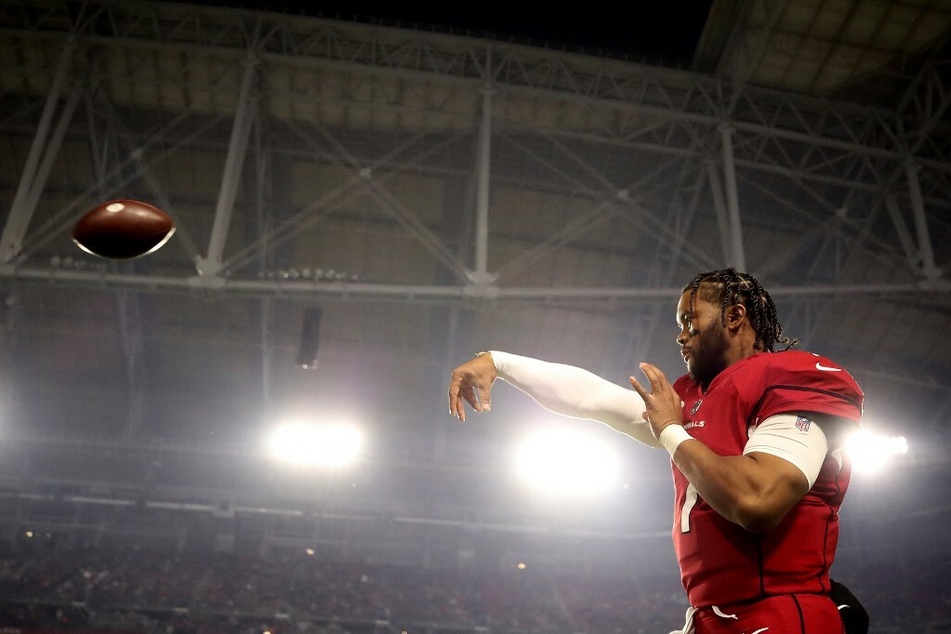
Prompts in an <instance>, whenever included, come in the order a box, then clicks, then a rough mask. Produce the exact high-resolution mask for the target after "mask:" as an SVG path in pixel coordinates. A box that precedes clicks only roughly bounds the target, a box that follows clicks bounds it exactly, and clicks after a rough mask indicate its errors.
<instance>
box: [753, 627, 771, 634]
mask: <svg viewBox="0 0 951 634" xmlns="http://www.w3.org/2000/svg"><path fill="white" fill-rule="evenodd" d="M768 629H769V628H768V627H761V628H759V629H758V630H756V631H755V632H750V634H763V632H765V631H766V630H768Z"/></svg>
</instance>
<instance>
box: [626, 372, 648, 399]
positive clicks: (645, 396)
mask: <svg viewBox="0 0 951 634" xmlns="http://www.w3.org/2000/svg"><path fill="white" fill-rule="evenodd" d="M627 380H628V381H630V382H631V387H632V388H634V391H635V392H637V393H638V394H640V395H641V398H642V399H644V401H645V402H646V401H647V399H648V397H649V396H650V395H651V393H650V391H649V390H646V389H644V386H643V385H641V383H640V381H638V380H637V379H636V378H635V377H633V376H629V377H627Z"/></svg>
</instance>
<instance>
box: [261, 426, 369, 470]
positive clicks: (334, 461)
mask: <svg viewBox="0 0 951 634" xmlns="http://www.w3.org/2000/svg"><path fill="white" fill-rule="evenodd" d="M268 446H269V449H270V453H271V455H272V456H273V457H275V458H277V459H278V460H282V461H284V462H289V463H291V464H296V465H300V466H314V467H345V466H347V465H349V464H351V463H352V462H353V461H354V460H356V458H357V456H359V454H360V449H361V448H362V447H363V435H362V434H361V433H360V431H359V430H358V429H356V428H355V427H353V426H350V425H307V424H302V423H288V424H285V425H281V426H280V427H277V428H276V429H275V430H274V431H273V432H272V433H271V437H270V439H269V443H268Z"/></svg>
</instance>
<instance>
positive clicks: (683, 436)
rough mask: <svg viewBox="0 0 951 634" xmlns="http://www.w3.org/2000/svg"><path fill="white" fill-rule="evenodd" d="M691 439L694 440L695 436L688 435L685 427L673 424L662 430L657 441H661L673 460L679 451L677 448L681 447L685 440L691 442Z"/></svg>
mask: <svg viewBox="0 0 951 634" xmlns="http://www.w3.org/2000/svg"><path fill="white" fill-rule="evenodd" d="M691 438H693V436H691V435H690V434H688V433H687V430H686V429H684V427H683V425H678V424H676V423H672V424H670V425H667V426H666V427H664V428H663V429H662V430H661V432H660V436H658V437H657V440H659V441H660V444H661V445H663V447H664V449H666V450H667V453H669V454H670V457H671V458H673V457H674V452H675V451H677V447H679V446H680V443H682V442H683V441H685V440H690V439H691Z"/></svg>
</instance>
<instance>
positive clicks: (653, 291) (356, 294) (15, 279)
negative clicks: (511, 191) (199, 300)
mask: <svg viewBox="0 0 951 634" xmlns="http://www.w3.org/2000/svg"><path fill="white" fill-rule="evenodd" d="M0 281H2V282H4V283H6V284H8V285H15V284H44V285H48V286H54V287H55V286H65V287H78V288H89V289H97V290H104V291H105V290H123V289H135V290H140V291H143V292H156V293H161V292H164V293H179V294H197V295H207V296H218V295H223V296H240V297H281V298H287V299H300V300H310V299H315V298H327V299H337V300H347V301H351V300H354V301H355V300H369V301H412V302H427V301H431V302H437V303H450V304H455V303H466V302H469V301H471V300H473V299H480V300H481V299H484V298H483V297H481V296H479V295H478V294H476V293H474V292H473V290H472V288H471V287H469V286H433V285H424V284H420V285H411V284H369V283H360V282H318V281H292V280H284V281H269V280H246V279H234V278H228V279H223V280H222V281H221V283H220V284H219V285H217V286H216V287H215V288H213V289H210V288H206V287H204V286H203V285H201V284H198V283H196V282H195V281H194V278H188V279H186V278H181V277H170V276H161V275H137V274H123V273H112V272H102V271H85V270H67V269H47V268H34V267H21V268H19V269H16V270H13V271H5V272H3V273H0ZM937 290H939V291H941V292H949V291H951V284H947V285H944V286H940V287H939V288H938V289H937ZM934 292H935V289H934V288H929V287H925V286H923V285H921V284H919V283H915V282H912V283H895V284H823V285H806V286H777V287H774V288H771V289H770V295H772V296H773V297H774V298H780V297H842V296H849V295H856V296H858V295H894V294H909V293H910V294H923V293H928V294H933V293H934ZM679 295H680V288H679V287H676V288H628V287H619V288H614V287H605V288H591V287H550V288H548V287H506V288H498V289H497V293H496V295H495V297H493V299H494V300H497V301H499V302H504V303H519V302H528V303H533V304H554V303H577V302H588V301H603V302H610V303H623V302H629V301H647V300H662V301H670V299H671V298H676V297H679Z"/></svg>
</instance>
